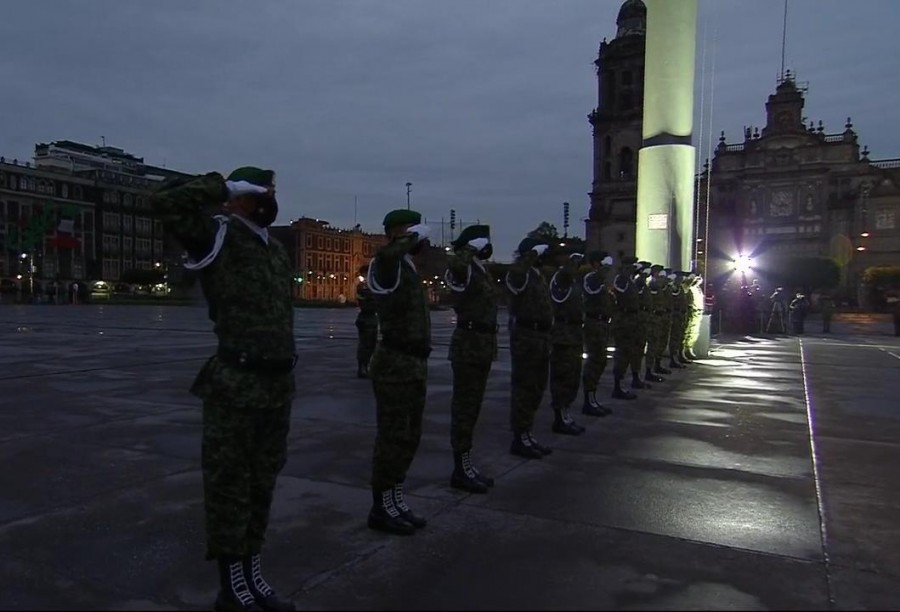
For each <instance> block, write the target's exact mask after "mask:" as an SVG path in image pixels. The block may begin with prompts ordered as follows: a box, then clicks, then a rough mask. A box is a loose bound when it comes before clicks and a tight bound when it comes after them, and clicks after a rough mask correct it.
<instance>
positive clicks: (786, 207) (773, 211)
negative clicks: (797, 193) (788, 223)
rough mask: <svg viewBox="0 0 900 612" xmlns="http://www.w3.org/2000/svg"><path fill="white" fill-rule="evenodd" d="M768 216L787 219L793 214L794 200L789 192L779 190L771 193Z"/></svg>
mask: <svg viewBox="0 0 900 612" xmlns="http://www.w3.org/2000/svg"><path fill="white" fill-rule="evenodd" d="M769 214H770V215H771V216H773V217H789V216H790V215H792V214H794V198H793V196H792V195H791V192H790V191H787V190H781V191H775V192H773V193H772V201H771V203H770V204H769Z"/></svg>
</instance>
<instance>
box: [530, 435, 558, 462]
mask: <svg viewBox="0 0 900 612" xmlns="http://www.w3.org/2000/svg"><path fill="white" fill-rule="evenodd" d="M527 435H528V439H529V440H531V445H532V446H533V447H535V448H536V449H538V451H539V452H540V453H541V454H542V455H544V456H545V457H546V456H547V455H552V454H553V449H552V448H550V447H549V446H544V445H543V444H541V443H540V442H538V441H537V440H535V439H534V436H533V435H531V432H530V431H529V432H528V434H527Z"/></svg>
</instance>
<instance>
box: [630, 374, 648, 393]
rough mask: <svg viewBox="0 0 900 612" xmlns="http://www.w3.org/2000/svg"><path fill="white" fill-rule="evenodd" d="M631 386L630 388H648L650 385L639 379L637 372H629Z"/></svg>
mask: <svg viewBox="0 0 900 612" xmlns="http://www.w3.org/2000/svg"><path fill="white" fill-rule="evenodd" d="M631 388H632V389H649V388H650V385H648V384H647V383H645V382H644V381H643V380H641V377H640V376H638V373H637V372H632V373H631Z"/></svg>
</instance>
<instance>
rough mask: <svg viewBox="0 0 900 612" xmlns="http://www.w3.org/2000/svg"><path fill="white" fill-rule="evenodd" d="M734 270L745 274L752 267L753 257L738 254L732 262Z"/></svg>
mask: <svg viewBox="0 0 900 612" xmlns="http://www.w3.org/2000/svg"><path fill="white" fill-rule="evenodd" d="M733 265H734V270H735V272H740V273H741V274H747V273H748V272H750V271H751V270H752V269H753V258H752V257H750V256H749V255H738V256H737V259H735V260H734V262H733Z"/></svg>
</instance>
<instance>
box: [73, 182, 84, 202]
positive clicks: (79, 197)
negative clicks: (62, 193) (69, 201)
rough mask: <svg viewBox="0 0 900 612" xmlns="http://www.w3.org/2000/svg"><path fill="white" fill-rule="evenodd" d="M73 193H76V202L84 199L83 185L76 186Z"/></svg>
mask: <svg viewBox="0 0 900 612" xmlns="http://www.w3.org/2000/svg"><path fill="white" fill-rule="evenodd" d="M72 191H73V192H74V195H75V199H76V200H80V199H82V193H81V185H75V187H74V188H73V189H72Z"/></svg>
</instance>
